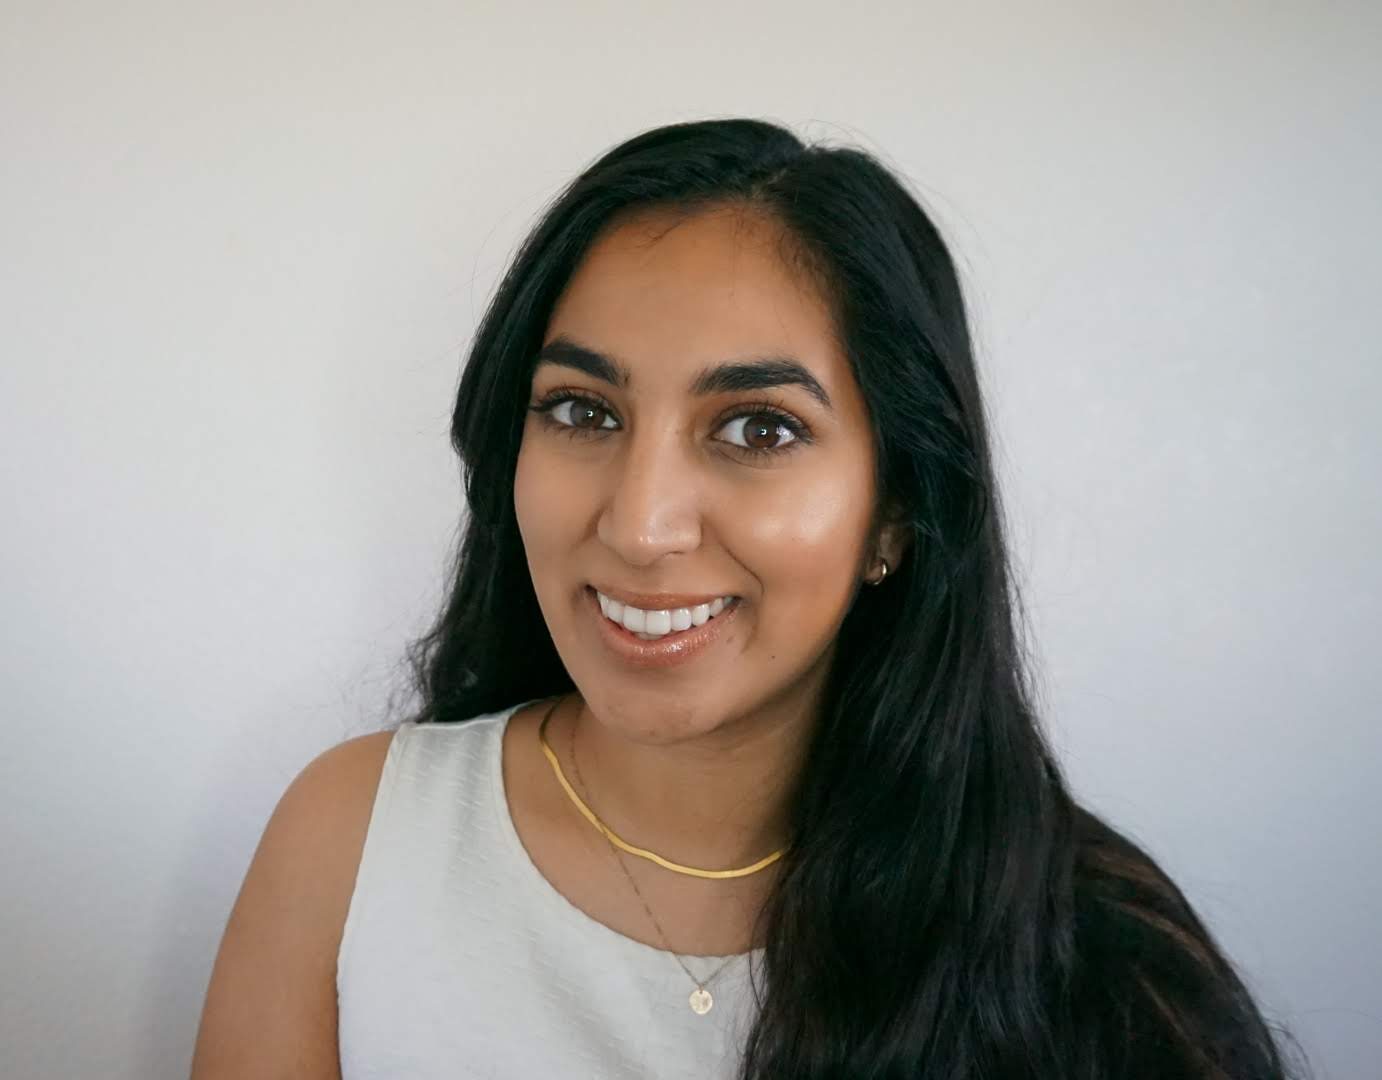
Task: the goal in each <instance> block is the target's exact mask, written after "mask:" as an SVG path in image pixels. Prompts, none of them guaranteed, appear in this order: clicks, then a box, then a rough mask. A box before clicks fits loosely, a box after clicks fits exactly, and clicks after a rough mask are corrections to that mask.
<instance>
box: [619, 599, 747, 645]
mask: <svg viewBox="0 0 1382 1080" xmlns="http://www.w3.org/2000/svg"><path fill="white" fill-rule="evenodd" d="M591 591H592V592H594V593H595V597H596V599H597V600H598V601H599V604H600V613H601V614H602V615H603V616H604V617H605V619H606V620H608V621H609V622H611V623H613V624H614V625H616V626H619V627H622V628H623V629H625V630H627V631H628V632H629V633H630V634H632V635H633V636H634V637H636V638H638V639H639V640H641V641H662V640H663V639H665V638H675V637H677V636H678V635H679V634H682V633H685V632H686V631H688V630H694V629H696V628H697V627H700V626H704V625H705V624H706V623H708V622H710V621H711V620H713V619H716V618H718V617H719V616H720V615H722V614H723V613H724V612H726V611H731V610H733V609H734V608H735V607H736V606H737V605H738V603H739V597H737V596H732V595H729V596H718V597H716V598H715V599H714V600H712V601H710V602H709V603H706V604H696V605H695V606H693V607H680V608H665V609H659V610H645V609H643V608H637V607H634V606H633V605H632V604H624V603H621V602H620V601H618V600H615V599H614V598H613V597H611V596H606V595H605V594H604V593H602V592H600V591H599V590H598V589H594V588H592V589H591Z"/></svg>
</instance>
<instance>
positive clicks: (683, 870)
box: [537, 702, 786, 878]
mask: <svg viewBox="0 0 1382 1080" xmlns="http://www.w3.org/2000/svg"><path fill="white" fill-rule="evenodd" d="M556 707H557V702H553V703H552V706H551V708H549V709H548V710H547V715H546V716H544V717H543V718H542V723H541V724H539V725H538V729H537V737H538V741H539V742H541V743H542V752H543V753H544V754H546V755H547V760H548V761H550V762H551V763H552V771H553V772H555V773H556V774H557V779H558V780H560V781H561V786H562V788H563V789H564V790H565V791H566V794H567V796H568V797H569V798H570V799H571V801H572V802H573V803H575V804H576V809H577V810H579V811H580V812H581V813H582V814H583V815H584V816H585V819H586V820H587V821H589V822H590V823H591V824H592V825H594V826H595V828H597V829H599V830H600V832H602V833H604V835H605V839H607V840H608V841H609V842H610V843H611V844H613V845H614V846H615V847H618V848H620V849H622V850H624V851H627V852H628V853H629V854H630V855H637V856H639V857H640V858H644V859H647V860H648V861H649V862H655V863H657V865H658V866H661V867H663V868H664V869H667V870H675V871H676V872H677V873H678V874H690V875H692V876H693V877H700V878H738V877H747V876H748V875H749V874H756V873H758V871H760V870H762V869H763V868H764V867H766V866H770V865H772V864H773V863H775V862H777V860H778V859H780V858H782V855H783V852H784V851H786V848H778V849H777V850H776V851H774V852H773V853H772V854H771V855H769V856H767V857H766V858H762V859H759V860H758V861H757V862H756V863H754V864H752V865H751V866H742V867H740V868H739V869H737V870H701V869H700V868H698V867H695V866H683V865H681V863H674V862H672V861H671V860H670V859H664V858H663V857H662V856H661V855H658V854H657V853H656V852H653V851H648V850H647V849H646V848H641V847H634V846H633V845H632V844H630V843H627V842H626V841H625V840H623V839H621V838H620V837H619V836H617V835H615V833H614V830H612V829H611V828H610V827H609V826H608V825H606V824H605V823H604V822H603V821H601V820H600V819H599V818H598V817H596V816H595V811H593V810H591V809H590V807H588V806H586V804H585V803H584V802H583V801H582V800H581V797H580V796H579V795H577V794H576V792H575V791H574V790H573V789H572V787H571V784H570V782H569V781H568V780H567V779H566V774H565V773H564V772H562V771H561V762H560V761H558V760H557V755H556V754H555V753H553V752H552V747H551V746H550V745H549V744H548V742H547V721H548V720H550V719H552V711H553V710H554V709H555V708H556Z"/></svg>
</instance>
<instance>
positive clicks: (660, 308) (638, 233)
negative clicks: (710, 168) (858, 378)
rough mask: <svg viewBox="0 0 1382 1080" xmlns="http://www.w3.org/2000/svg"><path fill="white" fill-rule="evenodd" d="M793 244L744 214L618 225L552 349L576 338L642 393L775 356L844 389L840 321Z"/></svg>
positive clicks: (583, 273) (576, 292)
mask: <svg viewBox="0 0 1382 1080" xmlns="http://www.w3.org/2000/svg"><path fill="white" fill-rule="evenodd" d="M785 241H786V236H785V234H784V232H783V230H782V227H781V226H780V225H779V224H777V223H776V222H774V221H773V220H771V219H769V218H767V217H765V216H764V215H762V214H760V213H756V212H753V211H747V210H743V209H739V208H734V209H729V208H721V209H714V210H706V211H701V212H698V213H695V214H694V215H692V216H685V215H681V214H674V213H671V212H668V211H656V212H644V213H642V214H640V215H638V216H637V217H633V218H630V219H627V220H625V221H622V222H618V223H616V224H614V225H612V226H610V227H609V228H607V229H606V231H605V232H604V233H602V234H601V235H600V236H599V237H598V238H597V239H596V240H595V242H594V243H593V244H592V245H591V246H590V248H589V250H588V251H587V253H586V256H585V258H584V259H583V260H582V262H581V264H580V266H579V267H578V268H577V270H576V272H575V274H573V275H572V278H571V280H570V282H569V283H568V284H567V287H566V289H565V291H564V292H563V294H562V296H561V297H560V299H559V300H558V302H557V304H556V306H555V307H554V309H553V312H552V317H551V319H550V321H549V323H548V327H547V333H546V335H545V337H544V343H546V342H548V341H551V340H552V339H553V338H556V337H558V336H562V335H566V336H569V337H572V338H575V339H577V340H579V341H582V342H584V343H586V344H589V345H591V346H593V347H595V348H598V349H600V350H601V351H603V352H606V353H609V354H610V355H613V356H617V357H619V358H620V360H621V361H622V362H623V363H624V365H625V366H626V367H628V368H629V370H630V372H631V373H632V377H633V378H632V386H633V388H635V389H636V388H638V387H639V386H640V385H643V386H646V385H648V384H652V383H655V382H659V381H662V380H663V379H667V380H679V379H681V378H682V377H683V376H684V375H685V374H686V372H687V371H689V370H692V369H698V368H702V367H704V366H707V365H712V364H716V363H722V362H724V361H725V360H727V359H734V358H735V357H738V356H744V355H753V354H766V353H772V354H779V355H788V356H792V357H795V358H796V359H797V360H799V361H800V362H801V363H803V364H804V365H806V366H807V367H809V368H810V369H811V371H812V372H813V373H814V374H815V375H816V377H817V378H818V379H819V380H820V381H821V382H822V383H823V384H826V385H827V387H828V388H829V387H832V386H840V385H841V383H842V382H843V381H846V380H849V379H850V377H851V376H850V373H849V370H848V365H847V362H846V360H845V356H844V353H843V350H842V348H841V346H840V344H839V342H838V340H837V333H836V325H835V320H834V317H833V315H832V314H831V311H830V309H829V306H828V303H827V300H826V298H825V296H824V294H823V293H822V292H821V290H820V288H819V287H818V286H817V284H816V283H815V281H814V280H813V279H812V278H811V276H810V275H809V274H808V273H807V272H806V271H805V270H803V269H802V268H801V267H800V266H799V265H796V264H795V262H794V260H793V259H792V257H791V251H792V248H791V247H790V245H788V244H786V242H785Z"/></svg>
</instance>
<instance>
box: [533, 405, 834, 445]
mask: <svg viewBox="0 0 1382 1080" xmlns="http://www.w3.org/2000/svg"><path fill="white" fill-rule="evenodd" d="M568 401H570V402H576V403H578V404H584V405H594V406H595V407H596V408H597V409H600V410H601V411H602V412H607V413H609V415H611V416H614V415H615V412H614V409H613V408H612V407H611V406H610V405H609V404H608V403H607V402H605V401H603V400H601V399H600V398H598V397H596V396H595V395H594V394H589V393H579V394H578V393H575V392H574V391H571V390H553V391H552V392H551V393H549V394H548V395H547V396H546V397H544V398H543V399H542V400H541V401H539V402H537V403H536V404H535V405H529V406H528V411H529V412H534V413H537V414H538V415H539V417H540V418H541V419H542V423H543V425H544V426H546V427H547V428H548V429H549V430H553V431H557V432H560V433H561V434H564V435H568V436H570V437H571V438H573V439H583V438H588V437H590V436H593V435H601V434H604V433H605V431H606V429H602V428H580V427H576V426H574V425H572V424H563V423H562V422H561V421H559V420H553V419H552V410H553V409H555V408H556V407H557V406H558V405H562V404H564V403H566V402H568ZM756 416H763V417H771V418H772V420H773V422H774V423H777V424H780V425H781V426H782V427H784V428H786V429H787V431H788V432H790V433H791V435H792V441H791V442H789V443H787V444H786V445H785V446H777V447H770V448H763V447H757V446H738V445H736V444H734V443H725V445H726V446H728V447H729V448H730V449H731V450H732V451H733V452H734V453H736V454H741V455H743V456H744V457H749V458H764V457H772V456H773V455H781V454H789V453H791V452H792V451H793V450H796V449H798V448H799V447H802V446H807V445H810V443H811V442H812V438H811V430H810V429H809V428H808V427H807V426H806V425H805V424H803V423H802V422H801V421H800V420H798V419H797V418H796V417H795V416H793V415H792V414H791V413H789V412H785V411H783V410H782V409H781V408H779V407H778V406H776V405H774V404H772V403H771V402H768V401H750V402H745V403H744V404H742V405H739V406H737V407H736V409H735V411H734V412H732V413H730V414H729V415H728V416H725V417H723V418H722V419H721V420H720V421H719V423H718V424H717V425H716V430H717V431H718V430H719V429H720V428H722V427H724V426H725V424H728V423H729V422H730V421H731V420H741V419H744V418H745V417H748V418H753V417H756Z"/></svg>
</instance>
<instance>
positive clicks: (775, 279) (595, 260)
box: [193, 120, 1285, 1080]
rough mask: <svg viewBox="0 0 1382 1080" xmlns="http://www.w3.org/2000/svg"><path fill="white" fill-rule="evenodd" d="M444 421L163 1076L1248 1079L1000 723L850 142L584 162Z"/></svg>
mask: <svg viewBox="0 0 1382 1080" xmlns="http://www.w3.org/2000/svg"><path fill="white" fill-rule="evenodd" d="M452 437H453V442H454V445H455V447H456V450H457V452H458V453H459V454H460V457H461V459H462V461H463V463H464V466H465V489H466V496H467V499H468V503H469V511H470V513H469V518H468V520H467V523H466V527H465V533H464V539H463V543H462V545H461V550H460V554H459V559H458V562H457V568H456V572H455V576H454V581H453V585H452V588H451V590H450V595H449V600H448V602H447V605H446V607H445V610H444V612H443V614H442V615H441V617H440V619H439V620H438V622H437V624H436V626H435V627H434V629H433V630H432V632H431V633H430V634H429V635H428V637H426V638H425V639H424V640H423V641H421V642H419V643H418V645H417V647H416V649H415V651H414V660H415V664H416V668H417V674H418V679H419V685H420V687H421V690H422V699H423V704H422V707H421V710H420V712H419V714H418V715H417V716H416V717H414V719H415V720H416V721H418V722H417V723H409V724H405V725H403V726H402V727H401V728H399V729H398V730H397V732H383V733H380V734H377V735H372V736H366V737H364V738H361V739H355V740H352V741H350V742H347V743H344V744H342V745H341V746H339V747H336V748H334V749H333V750H331V751H328V752H327V753H326V754H324V755H322V757H320V758H319V759H317V760H316V761H315V762H313V763H312V764H311V765H309V766H308V767H307V768H306V769H305V770H304V771H303V773H302V774H301V776H300V777H299V778H298V779H297V780H296V781H295V782H294V783H293V784H292V785H291V786H290V787H289V789H288V791H287V793H286V794H285V795H284V797H283V800H282V802H281V803H280V805H279V807H278V809H277V810H276V811H275V814H274V816H273V819H272V820H271V822H270V824H269V826H268V827H267V829H266V831H265V835H264V838H263V840H262V841H261V844H260V848H259V851H258V852H257V853H256V855H255V859H254V861H253V864H252V865H251V867H250V870H249V873H248V875H247V877H246V881H245V884H244V888H243V890H242V892H241V895H240V897H239V899H238V901H237V903H236V905H235V909H234V911H233V913H232V915H231V918H230V922H229V925H228V927H227V930H226V936H225V940H224V942H223V944H222V947H221V951H220V954H219V956H218V958H217V961H216V966H215V970H214V973H213V976H212V980H211V985H210V988H209V991H208V996H207V1002H206V1010H205V1014H204V1017H203V1022H202V1028H201V1032H200V1035H199V1039H198V1046H197V1053H196V1059H195V1062H194V1068H193V1075H194V1077H196V1078H197V1080H210V1078H213V1077H221V1076H249V1075H252V1076H256V1077H276V1076H285V1077H286V1076H293V1077H335V1076H338V1075H340V1076H343V1077H345V1078H346V1080H353V1078H360V1077H384V1076H389V1077H403V1076H407V1077H432V1076H437V1077H440V1076H448V1077H458V1076H476V1077H501V1076H502V1077H537V1076H555V1075H562V1076H581V1077H586V1076H589V1077H656V1078H661V1077H707V1076H723V1077H732V1076H742V1077H745V1078H770V1077H771V1078H780V1077H793V1078H800V1077H821V1078H824V1077H832V1078H836V1077H838V1078H853V1077H860V1078H862V1077H904V1076H905V1077H914V1076H935V1077H947V1078H960V1077H976V1078H977V1077H986V1078H1016V1077H1033V1078H1036V1077H1042V1078H1049V1077H1070V1078H1091V1080H1093V1078H1096V1077H1097V1078H1104V1077H1144V1076H1145V1077H1192V1076H1193V1077H1206V1078H1208V1077H1213V1078H1233V1080H1240V1078H1244V1080H1245V1078H1249V1077H1252V1078H1256V1077H1281V1076H1284V1075H1285V1071H1284V1067H1283V1064H1282V1061H1281V1058H1280V1055H1279V1053H1278V1049H1277V1048H1276V1047H1275V1046H1274V1044H1273V1038H1272V1034H1271V1032H1270V1030H1269V1028H1268V1026H1267V1025H1266V1023H1265V1022H1264V1020H1263V1018H1262V1016H1261V1014H1260V1012H1259V1010H1258V1008H1257V1007H1256V1005H1255V1004H1254V1002H1253V1001H1252V999H1251V997H1250V995H1249V993H1248V992H1247V990H1246V989H1245V987H1244V985H1243V983H1242V982H1241V981H1240V979H1239V978H1238V976H1237V975H1236V974H1235V972H1234V969H1233V967H1232V966H1231V964H1230V962H1229V960H1228V959H1227V958H1226V957H1225V956H1224V955H1223V953H1222V952H1221V950H1220V949H1219V948H1218V947H1217V945H1216V943H1215V941H1214V939H1213V938H1212V936H1211V935H1210V933H1209V932H1208V931H1207V930H1206V928H1205V927H1204V925H1203V924H1202V923H1201V921H1200V919H1199V918H1197V917H1196V914H1195V913H1194V911H1193V910H1192V909H1191V907H1190V905H1189V904H1188V903H1187V901H1186V899H1185V897H1184V896H1183V895H1182V894H1181V892H1180V891H1179V890H1178V889H1177V887H1176V886H1175V885H1174V884H1173V883H1172V882H1171V881H1170V880H1169V879H1168V878H1167V876H1166V874H1165V873H1164V872H1163V871H1162V870H1161V869H1160V868H1159V867H1158V866H1157V864H1156V863H1155V862H1154V861H1153V860H1152V858H1151V857H1150V856H1148V855H1147V854H1146V853H1145V852H1144V851H1142V850H1141V849H1140V848H1138V847H1137V846H1136V845H1135V844H1133V843H1132V842H1130V841H1129V840H1128V839H1126V838H1124V837H1123V836H1121V835H1119V833H1117V832H1116V831H1115V830H1114V829H1112V828H1110V827H1109V826H1108V825H1107V824H1105V823H1103V822H1102V821H1100V820H1099V819H1098V818H1097V817H1095V816H1094V815H1093V814H1091V813H1089V812H1088V811H1086V810H1084V809H1082V808H1081V807H1079V806H1077V805H1076V804H1075V803H1074V801H1073V799H1072V797H1071V795H1070V793H1069V791H1068V789H1067V787H1066V786H1065V782H1064V780H1063V779H1062V776H1061V773H1060V770H1059V768H1058V767H1057V764H1056V762H1055V761H1054V760H1053V758H1052V755H1051V753H1050V751H1049V749H1048V747H1047V745H1046V744H1045V742H1044V740H1043V737H1042V735H1041V733H1040V731H1039V728H1038V723H1037V720H1036V717H1035V715H1034V712H1033V708H1032V705H1031V701H1030V692H1029V689H1028V685H1027V682H1026V676H1025V673H1024V669H1023V655H1022V651H1021V646H1020V641H1019V638H1018V636H1017V634H1016V632H1015V614H1014V601H1013V599H1012V596H1011V590H1012V583H1011V582H1010V580H1009V571H1008V560H1007V553H1006V550H1005V546H1004V540H1003V535H1002V528H1001V521H1000V515H999V504H998V499H997V491H996V488H995V482H994V476H993V471H992V467H991V464H990V455H989V446H988V435H987V431H986V426H985V420H984V414H983V408H982V403H981V398H980V394H979V387H978V382H977V378H976V374H975V368H974V362H973V357H972V354H971V349H970V343H969V336H968V330H967V326H966V316H965V310H964V305H963V301H962V298H961V293H960V288H959V285H958V282H957V280H956V275H955V271H954V268H953V266H952V263H951V259H950V257H949V255H948V253H947V251H946V248H945V245H944V243H943V242H942V240H941V238H940V236H939V235H938V233H937V231H936V229H935V227H934V226H933V224H932V223H931V221H930V220H929V219H928V218H927V216H926V215H925V213H924V212H923V211H922V210H921V209H920V208H919V207H918V205H917V203H916V202H915V201H914V199H913V198H912V197H911V196H910V195H909V194H908V193H907V191H906V190H905V188H904V187H903V186H901V185H900V184H899V183H898V182H897V181H896V180H895V179H894V178H893V177H892V176H891V175H889V173H888V172H887V171H886V170H885V169H883V168H882V167H881V166H880V165H879V164H878V163H877V162H876V161H875V160H873V159H872V158H871V157H870V156H868V155H866V154H864V153H862V152H860V151H857V150H852V149H827V148H808V147H805V146H803V145H802V143H801V142H799V141H798V140H797V139H796V138H795V137H794V136H793V135H792V134H790V133H789V132H787V131H785V130H783V129H782V128H779V127H776V126H774V125H771V124H767V123H761V122H757V121H750V120H723V121H710V122H702V123H691V124H678V125H672V126H669V127H664V128H660V129H657V130H654V131H650V132H647V133H646V134H643V135H641V136H639V137H637V138H634V139H632V140H630V141H629V142H627V143H625V144H624V145H622V146H620V147H618V148H616V149H615V150H613V151H611V152H610V153H609V154H607V155H606V156H605V157H603V158H602V159H601V160H599V161H598V162H596V163H595V164H594V165H593V166H592V167H590V168H589V169H588V170H587V171H586V172H585V173H584V174H583V175H581V176H580V177H579V178H578V179H577V180H575V181H574V182H573V183H572V184H571V185H570V186H569V188H568V189H567V190H566V191H565V192H564V193H563V194H562V195H561V197H560V198H559V199H558V200H557V201H556V202H555V204H554V205H553V206H552V207H551V208H550V209H549V210H548V211H547V213H546V214H545V216H544V217H543V219H542V220H541V222H540V223H539V225H538V226H537V228H536V230H535V231H534V232H533V234H532V235H531V236H530V237H529V238H528V240H527V241H526V243H525V244H524V245H523V246H522V248H521V250H520V251H519V253H518V255H517V258H516V260H515V262H514V265H513V266H512V268H511V269H510V270H509V272H508V273H507V275H506V276H505V278H504V280H503V282H502V284H501V286H500V288H499V291H498V293H497V295H496V297H495V299H494V301H493V303H492V304H491V305H490V308H489V310H488V311H487V312H486V315H485V318H484V320H483V322H482V324H481V326H480V328H479V332H478V335H477V338H476V341H475V345H474V348H473V350H472V352H471V355H470V358H469V362H468V363H467V365H466V367H465V371H464V375H463V377H462V380H461V385H460V390H459V394H458V397H457V403H456V410H455V415H454V419H453V426H452Z"/></svg>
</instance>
